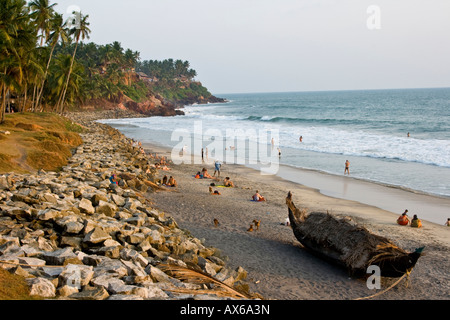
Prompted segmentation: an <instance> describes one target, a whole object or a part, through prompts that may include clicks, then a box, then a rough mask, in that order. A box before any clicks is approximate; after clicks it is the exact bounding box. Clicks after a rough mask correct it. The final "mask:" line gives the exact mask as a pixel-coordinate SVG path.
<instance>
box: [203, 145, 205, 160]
mask: <svg viewBox="0 0 450 320" xmlns="http://www.w3.org/2000/svg"><path fill="white" fill-rule="evenodd" d="M204 161H205V160H204V159H203V148H202V162H204Z"/></svg>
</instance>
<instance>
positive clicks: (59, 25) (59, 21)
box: [35, 13, 69, 109]
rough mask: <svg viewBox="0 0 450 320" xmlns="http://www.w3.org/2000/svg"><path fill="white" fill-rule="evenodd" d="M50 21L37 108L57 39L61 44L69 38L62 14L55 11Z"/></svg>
mask: <svg viewBox="0 0 450 320" xmlns="http://www.w3.org/2000/svg"><path fill="white" fill-rule="evenodd" d="M50 22H51V23H50V31H51V33H50V34H49V36H48V39H47V40H48V42H49V43H50V44H51V49H50V56H49V58H48V62H47V68H46V69H45V73H44V76H43V78H42V82H41V86H40V91H39V93H38V96H37V98H36V103H35V107H36V109H38V108H39V105H40V103H41V97H42V92H43V91H44V84H45V81H46V79H47V75H48V69H49V67H50V62H51V61H52V57H53V52H54V50H55V47H56V45H57V44H58V42H59V40H61V42H62V43H63V44H64V43H66V42H68V40H69V35H68V32H67V31H68V30H67V28H66V23H65V22H64V19H63V16H62V14H59V13H55V14H54V16H53V17H52V19H51V21H50Z"/></svg>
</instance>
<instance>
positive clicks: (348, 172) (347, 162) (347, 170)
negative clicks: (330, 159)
mask: <svg viewBox="0 0 450 320" xmlns="http://www.w3.org/2000/svg"><path fill="white" fill-rule="evenodd" d="M349 168H350V161H348V160H345V170H344V175H345V173H347V174H348V175H350V169H349Z"/></svg>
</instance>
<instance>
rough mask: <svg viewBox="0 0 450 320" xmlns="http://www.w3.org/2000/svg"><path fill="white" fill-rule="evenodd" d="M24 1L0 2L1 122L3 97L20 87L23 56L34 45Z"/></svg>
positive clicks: (1, 121) (8, 0)
mask: <svg viewBox="0 0 450 320" xmlns="http://www.w3.org/2000/svg"><path fill="white" fill-rule="evenodd" d="M25 5H26V1H25V0H2V1H0V93H1V95H2V100H1V104H0V123H3V121H4V116H5V111H6V97H7V96H10V95H11V89H12V90H17V91H20V90H21V88H20V87H21V84H22V81H23V59H22V57H21V54H24V53H26V52H29V51H31V50H32V48H33V47H34V45H35V39H36V38H35V34H34V32H33V29H32V28H30V17H29V15H28V12H27V10H26V9H27V8H26V6H25Z"/></svg>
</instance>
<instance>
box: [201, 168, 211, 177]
mask: <svg viewBox="0 0 450 320" xmlns="http://www.w3.org/2000/svg"><path fill="white" fill-rule="evenodd" d="M202 174H203V178H209V179H213V177H211V175H210V174H209V173H208V169H206V168H203V169H202Z"/></svg>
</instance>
